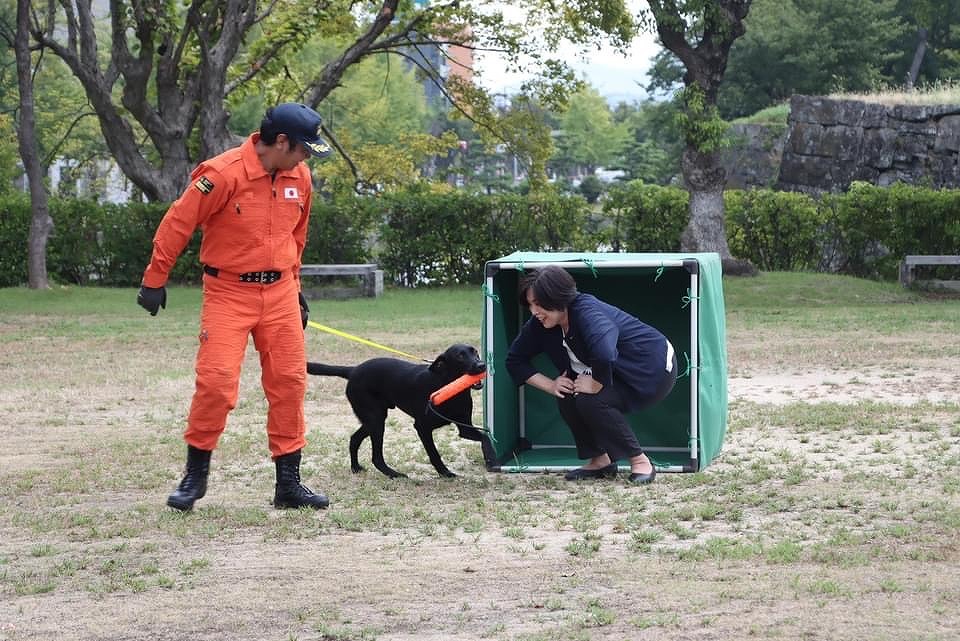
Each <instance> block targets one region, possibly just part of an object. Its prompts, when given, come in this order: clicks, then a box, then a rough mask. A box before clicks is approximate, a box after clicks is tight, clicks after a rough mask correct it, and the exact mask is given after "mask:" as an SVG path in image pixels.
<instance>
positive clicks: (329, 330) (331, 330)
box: [307, 320, 430, 363]
mask: <svg viewBox="0 0 960 641" xmlns="http://www.w3.org/2000/svg"><path fill="white" fill-rule="evenodd" d="M307 325H309V326H310V327H313V328H315V329H319V330H320V331H322V332H327V333H328V334H333V335H334V336H339V337H341V338H346V339H348V340H351V341H355V342H357V343H362V344H364V345H369V346H370V347H376V348H377V349H382V350H386V351H388V352H393V353H394V354H400V355H401V356H406V357H407V358H412V359H413V360H415V361H423V362H424V363H429V362H430V361H428V360H427V359H425V358H420V357H419V356H414V355H413V354H407V353H406V352H401V351H400V350H398V349H393V348H392V347H387V346H386V345H381V344H380V343H374V342H373V341H368V340H367V339H365V338H360V337H359V336H354V335H353V334H348V333H346V332H341V331H340V330H339V329H334V328H332V327H327V326H326V325H321V324H320V323H315V322H313V321H312V320H308V321H307Z"/></svg>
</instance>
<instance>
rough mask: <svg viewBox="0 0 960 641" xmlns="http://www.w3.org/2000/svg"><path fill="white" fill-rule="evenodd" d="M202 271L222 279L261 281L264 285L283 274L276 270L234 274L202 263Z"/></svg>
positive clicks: (247, 281) (246, 281) (244, 281)
mask: <svg viewBox="0 0 960 641" xmlns="http://www.w3.org/2000/svg"><path fill="white" fill-rule="evenodd" d="M203 271H204V272H205V273H207V274H210V275H211V276H215V277H217V278H222V279H224V280H233V281H237V282H240V283H262V284H264V285H269V284H270V283H275V282H277V281H278V280H280V278H281V277H282V276H283V272H278V271H263V272H244V273H242V274H235V273H233V272H225V271H223V270H222V269H217V268H216V267H210V266H209V265H204V266H203Z"/></svg>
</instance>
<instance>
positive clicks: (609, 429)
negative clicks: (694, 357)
mask: <svg viewBox="0 0 960 641" xmlns="http://www.w3.org/2000/svg"><path fill="white" fill-rule="evenodd" d="M676 381H677V357H676V356H674V357H673V369H672V370H671V371H669V372H664V377H663V380H661V382H660V384H659V385H658V386H657V390H656V392H654V394H653V395H652V396H650V397H649V398H645V399H643V404H642V405H641V406H640V407H638V408H637V409H645V408H647V407H650V406H652V405H655V404H656V403H659V402H660V401H662V400H663V399H664V398H666V397H667V394H669V393H670V390H672V389H673V385H674V383H676ZM630 395H635V392H633V391H632V390H630V389H629V388H627V387H626V386H625V385H623V384H622V383H620V382H619V381H618V380H617V379H616V378H614V379H613V385H607V386H605V387H604V388H603V389H602V390H600V393H598V394H577V395H573V394H568V395H567V396H565V397H564V398H560V399H557V405H558V406H559V408H560V416H562V417H563V420H564V421H565V422H566V424H567V426H569V427H570V432H571V433H572V434H573V441H574V443H576V446H577V458H580V459H591V458H593V457H595V456H600V455H601V454H603V453H606V454H607V455H608V456H609V457H610V460H611V461H620V460H625V459H629V458H631V457H634V456H638V455H640V454H643V448H641V447H640V442H639V441H638V440H637V437H636V435H635V434H634V433H633V429H631V427H630V423H629V422H628V421H627V417H626V413H627V403H626V399H627V398H630Z"/></svg>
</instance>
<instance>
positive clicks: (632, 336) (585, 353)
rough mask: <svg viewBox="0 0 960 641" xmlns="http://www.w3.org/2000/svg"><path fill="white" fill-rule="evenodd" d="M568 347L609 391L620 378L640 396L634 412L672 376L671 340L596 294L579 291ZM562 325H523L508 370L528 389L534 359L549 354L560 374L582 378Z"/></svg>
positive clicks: (631, 399)
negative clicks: (669, 366) (669, 365)
mask: <svg viewBox="0 0 960 641" xmlns="http://www.w3.org/2000/svg"><path fill="white" fill-rule="evenodd" d="M567 316H568V319H569V321H570V325H569V333H568V334H567V336H566V340H567V344H568V345H569V346H570V349H571V350H573V353H574V354H576V356H577V358H579V359H580V360H581V361H582V362H583V363H584V364H585V365H586V366H587V367H589V368H590V369H591V371H592V373H593V377H594V378H595V379H596V380H597V381H599V382H600V383H602V384H603V386H604V387H606V386H608V385H611V384H613V379H614V378H616V379H617V381H618V382H619V383H622V384H624V385H626V386H627V387H628V388H630V389H631V390H632V391H633V392H634V394H631V395H629V396H628V398H627V399H626V400H627V402H628V406H629V407H630V408H631V409H635V408H638V407H640V406H642V405H643V404H644V402H645V401H646V399H648V398H650V397H652V396H654V394H655V393H656V391H657V387H658V386H659V385H660V382H661V381H662V380H663V378H664V377H665V376H666V375H667V339H666V337H665V336H664V335H663V334H661V333H660V332H659V331H658V330H657V329H655V328H653V327H651V326H650V325H647V324H646V323H644V322H642V321H640V320H638V319H637V318H634V317H633V316H631V315H630V314H628V313H627V312H625V311H623V310H622V309H620V308H618V307H614V306H613V305H610V304H608V303H605V302H603V301H602V300H600V299H598V298H597V297H595V296H593V295H591V294H584V293H579V294H577V297H576V298H575V299H574V300H573V302H572V303H571V304H570V306H569V307H568V308H567ZM563 339H564V336H563V330H561V329H560V327H559V326H557V327H553V328H551V329H546V328H545V327H544V326H543V325H541V324H540V321H538V320H537V319H536V318H534V317H530V319H529V320H528V321H527V322H526V323H525V324H524V325H523V327H522V328H521V329H520V333H519V334H518V335H517V337H516V338H515V339H514V340H513V343H512V344H511V345H510V351H509V352H508V353H507V362H506V364H507V371H508V372H510V376H511V377H512V378H513V381H514V383H516V384H517V385H523V384H524V383H525V382H526V381H527V379H528V378H530V377H531V376H533V375H534V374H536V373H537V369H536V368H535V367H534V366H533V364H532V363H531V359H533V357H535V356H537V355H538V354H546V355H547V357H548V358H549V359H550V361H551V362H552V363H553V365H554V366H555V367H556V368H557V371H558V372H561V373H562V372H567V375H568V376H570V377H571V378H574V377H575V376H576V373H575V372H574V371H573V368H572V367H571V366H570V357H569V355H568V354H567V350H566V349H565V348H564V346H563Z"/></svg>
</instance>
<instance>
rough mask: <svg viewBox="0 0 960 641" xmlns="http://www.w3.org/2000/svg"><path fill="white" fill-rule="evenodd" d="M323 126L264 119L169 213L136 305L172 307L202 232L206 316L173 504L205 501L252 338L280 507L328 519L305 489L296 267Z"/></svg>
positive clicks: (290, 109)
mask: <svg viewBox="0 0 960 641" xmlns="http://www.w3.org/2000/svg"><path fill="white" fill-rule="evenodd" d="M319 129H320V116H319V114H317V112H316V111H314V110H313V109H311V108H309V107H307V106H306V105H301V104H297V103H283V104H280V105H277V106H275V107H273V108H271V109H269V110H267V112H266V114H265V115H264V117H263V121H262V122H261V123H260V131H259V132H257V133H254V134H252V135H251V136H250V137H249V138H247V140H246V141H244V143H243V144H242V145H240V146H239V147H236V148H234V149H230V150H228V151H226V152H224V153H222V154H220V155H219V156H216V157H214V158H211V159H210V160H207V161H205V162H202V163H201V164H200V165H199V166H198V167H197V168H196V169H195V170H194V171H193V174H192V176H191V178H190V186H189V187H187V189H186V191H184V192H183V194H182V195H181V196H180V198H179V199H178V200H177V201H176V202H174V203H173V205H171V206H170V209H169V210H167V213H166V214H165V215H164V217H163V220H162V221H161V222H160V226H159V227H158V228H157V232H156V235H155V236H154V239H153V255H152V256H151V259H150V264H149V265H148V266H147V269H146V271H145V272H144V274H143V282H142V287H141V288H140V292H139V294H138V295H137V303H139V304H140V305H141V306H142V307H143V308H145V309H146V310H147V311H148V312H150V314H151V315H156V314H157V311H158V310H159V308H160V307H163V308H166V302H167V292H166V289H165V285H166V282H167V277H168V276H169V274H170V270H171V269H172V268H173V265H174V263H175V262H176V260H177V257H178V256H179V255H180V253H181V252H182V251H183V248H184V247H185V246H186V244H187V242H188V241H189V240H190V237H191V236H192V235H193V232H194V230H195V229H196V228H197V227H199V228H200V229H201V230H202V232H203V240H202V242H201V245H200V262H201V263H203V270H204V276H203V306H202V309H201V312H200V348H199V350H198V352H197V360H196V372H197V377H196V390H195V392H194V394H193V401H192V403H191V406H190V415H189V417H188V419H187V428H186V431H185V432H184V440H185V441H186V442H187V469H186V474H185V475H184V477H183V480H182V481H181V482H180V485H179V486H178V487H177V489H176V490H175V491H174V492H173V493H172V494H171V495H170V497H169V498H168V499H167V505H169V506H170V507H172V508H175V509H178V510H190V509H191V508H192V507H193V504H194V502H195V501H196V500H197V499H199V498H202V497H203V496H204V494H205V493H206V490H207V476H208V473H209V470H210V454H211V452H212V451H213V449H214V448H216V446H217V442H218V440H219V438H220V435H221V434H222V433H223V429H224V426H225V425H226V421H227V414H228V413H229V412H230V410H232V409H233V408H234V407H235V406H236V404H237V397H238V394H239V384H240V365H241V362H242V361H243V358H244V353H245V351H246V347H247V340H248V337H249V336H250V335H251V334H252V335H253V341H254V346H255V347H256V349H257V351H258V352H259V353H260V366H261V370H262V371H261V382H262V385H263V391H264V394H265V395H266V398H267V401H268V403H269V410H268V412H267V437H268V441H269V447H270V454H271V455H272V457H273V460H274V462H275V465H276V473H277V483H276V488H275V493H274V499H273V505H274V507H276V508H278V509H279V508H288V507H293V508H299V507H312V508H315V509H320V508H325V507H327V505H328V504H329V501H328V499H327V497H326V496H324V495H322V494H315V493H313V492H312V491H311V490H310V489H309V488H307V487H305V486H304V485H302V484H301V483H300V450H301V449H302V448H303V447H304V445H306V438H305V434H306V424H305V421H304V416H303V399H304V394H305V392H306V366H305V365H304V363H306V350H305V348H304V340H303V330H304V329H305V327H306V323H307V312H308V311H309V308H308V307H307V302H306V300H305V299H304V297H303V294H302V293H300V261H301V255H302V253H303V246H304V244H305V242H306V236H307V221H308V219H309V217H310V199H311V196H312V186H311V180H310V170H309V168H308V167H307V166H306V164H304V162H303V161H304V160H306V159H307V158H308V157H309V155H311V154H312V155H314V156H317V157H320V158H323V157H326V156H328V155H330V147H328V146H327V144H326V143H325V142H324V141H323V139H322V138H320V136H319Z"/></svg>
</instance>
